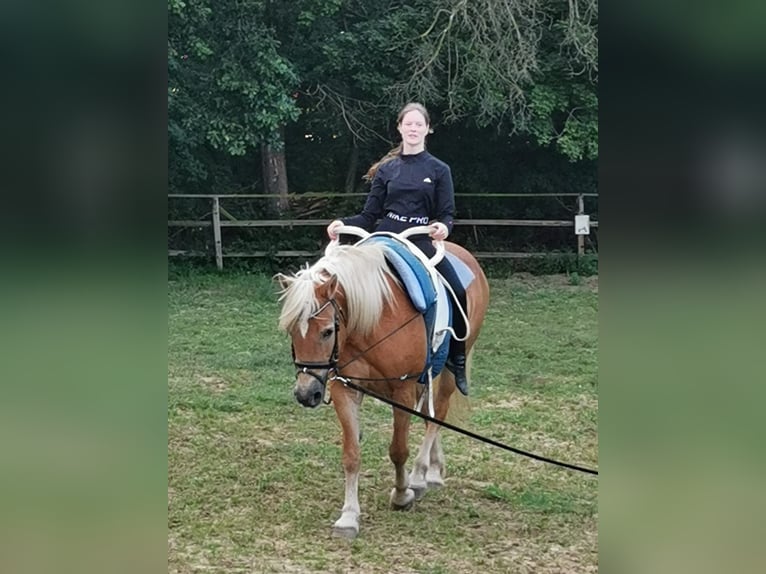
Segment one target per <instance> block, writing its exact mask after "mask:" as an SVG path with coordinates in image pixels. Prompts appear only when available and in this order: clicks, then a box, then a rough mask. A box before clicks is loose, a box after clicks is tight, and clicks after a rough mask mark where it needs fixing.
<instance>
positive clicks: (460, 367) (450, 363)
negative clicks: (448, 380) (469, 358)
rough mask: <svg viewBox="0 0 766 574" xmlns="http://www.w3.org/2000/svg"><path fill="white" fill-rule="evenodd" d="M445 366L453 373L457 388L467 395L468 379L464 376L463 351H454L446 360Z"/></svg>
mask: <svg viewBox="0 0 766 574" xmlns="http://www.w3.org/2000/svg"><path fill="white" fill-rule="evenodd" d="M447 367H448V368H449V370H450V371H452V374H453V375H455V385H456V386H457V389H458V390H459V391H460V392H461V393H463V394H464V395H465V396H468V379H466V377H465V353H456V354H454V355H451V356H450V358H449V359H448V360H447Z"/></svg>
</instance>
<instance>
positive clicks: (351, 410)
mask: <svg viewBox="0 0 766 574" xmlns="http://www.w3.org/2000/svg"><path fill="white" fill-rule="evenodd" d="M336 388H337V391H338V392H334V393H333V394H332V400H333V405H335V413H336V414H337V415H338V420H339V421H340V425H341V428H342V429H343V471H344V473H345V475H346V495H345V499H344V501H343V509H342V511H341V515H340V518H339V519H338V520H337V521H336V522H335V524H334V525H333V534H335V535H336V536H342V537H344V538H355V537H356V535H357V534H359V514H360V512H361V509H360V508H359V467H360V458H361V457H360V453H359V405H360V404H361V402H362V396H363V395H362V394H361V393H358V392H355V391H352V390H351V389H346V388H340V387H336ZM336 388H334V389H333V390H336Z"/></svg>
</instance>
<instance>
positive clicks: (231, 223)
mask: <svg viewBox="0 0 766 574" xmlns="http://www.w3.org/2000/svg"><path fill="white" fill-rule="evenodd" d="M354 195H358V196H366V195H367V194H366V193H343V194H341V193H305V194H300V195H290V196H289V197H291V198H299V197H349V196H354ZM461 196H462V197H576V198H577V214H578V215H584V214H585V210H584V198H585V197H598V194H597V193H530V194H527V193H508V194H502V193H486V194H456V197H461ZM279 197H280V196H279V195H275V194H186V193H173V194H168V199H180V198H186V199H188V198H199V199H211V200H212V217H211V219H210V220H188V219H181V220H168V227H189V228H202V227H212V228H213V239H214V243H215V260H216V266H217V267H218V269H223V260H224V259H226V258H249V257H316V256H319V255H320V254H321V250H318V251H305V250H278V251H264V250H259V251H251V252H229V253H224V252H223V243H222V238H221V229H222V228H224V227H288V228H292V227H306V226H326V225H328V224H329V223H330V222H331V221H332V219H261V220H237V219H235V218H234V217H232V216H231V215H230V214H229V213H228V212H227V211H226V210H225V209H223V208H222V207H221V199H248V198H279ZM221 212H223V213H224V215H225V216H226V217H227V218H228V219H221ZM454 224H455V225H458V226H474V227H475V226H479V225H480V226H506V227H574V225H575V222H574V219H571V220H568V219H455V222H454ZM590 227H596V228H597V227H598V221H591V222H590ZM576 237H577V254H578V255H584V253H585V236H584V235H576ZM545 255H548V253H545V252H510V251H480V252H476V253H474V256H475V257H477V258H479V259H530V258H534V257H543V256H545ZM168 256H169V257H179V256H183V257H210V254H209V253H206V252H204V251H196V250H185V249H168Z"/></svg>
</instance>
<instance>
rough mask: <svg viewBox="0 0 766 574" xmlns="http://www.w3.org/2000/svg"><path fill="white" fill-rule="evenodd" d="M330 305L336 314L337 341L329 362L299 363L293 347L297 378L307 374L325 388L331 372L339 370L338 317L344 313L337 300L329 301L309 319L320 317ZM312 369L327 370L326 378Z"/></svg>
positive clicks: (335, 330)
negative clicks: (301, 374)
mask: <svg viewBox="0 0 766 574" xmlns="http://www.w3.org/2000/svg"><path fill="white" fill-rule="evenodd" d="M328 305H332V307H333V309H334V310H335V314H334V316H333V324H334V326H335V327H334V329H333V331H334V335H335V340H334V341H333V344H332V353H330V357H329V359H327V362H325V363H309V362H304V361H298V360H296V359H295V345H292V353H293V365H295V366H296V367H297V369H298V370H297V371H296V372H295V374H296V376H297V375H299V374H300V373H305V374H307V375H311V376H312V377H314V378H315V379H316V380H317V381H319V382H320V384H321V385H322V386H323V387H324V386H325V385H326V384H327V377H328V375H329V374H330V371H335V370H337V368H338V329H339V327H340V320H339V319H338V317H339V316H340V315H342V314H343V313H342V312H341V310H340V307H338V303H337V302H336V301H335V299H334V298H333V299H329V300H328V301H327V303H325V304H324V305H322V306H321V307H320V308H319V309H317V310H316V312H315V313H314V314H313V315H311V317H309V319H313V318H314V317H316V316H317V315H319V314H320V313H321V312H322V311H323V310H324V308H325V307H327V306H328ZM312 369H327V370H326V371H325V374H324V376H319V375H317V374H316V373H315V372H314V371H313V370H312Z"/></svg>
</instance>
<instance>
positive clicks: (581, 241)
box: [577, 194, 585, 257]
mask: <svg viewBox="0 0 766 574" xmlns="http://www.w3.org/2000/svg"><path fill="white" fill-rule="evenodd" d="M584 214H585V202H584V201H583V197H582V194H580V195H578V196H577V215H584ZM582 255H585V236H584V235H578V236H577V256H578V257H580V256H582Z"/></svg>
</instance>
